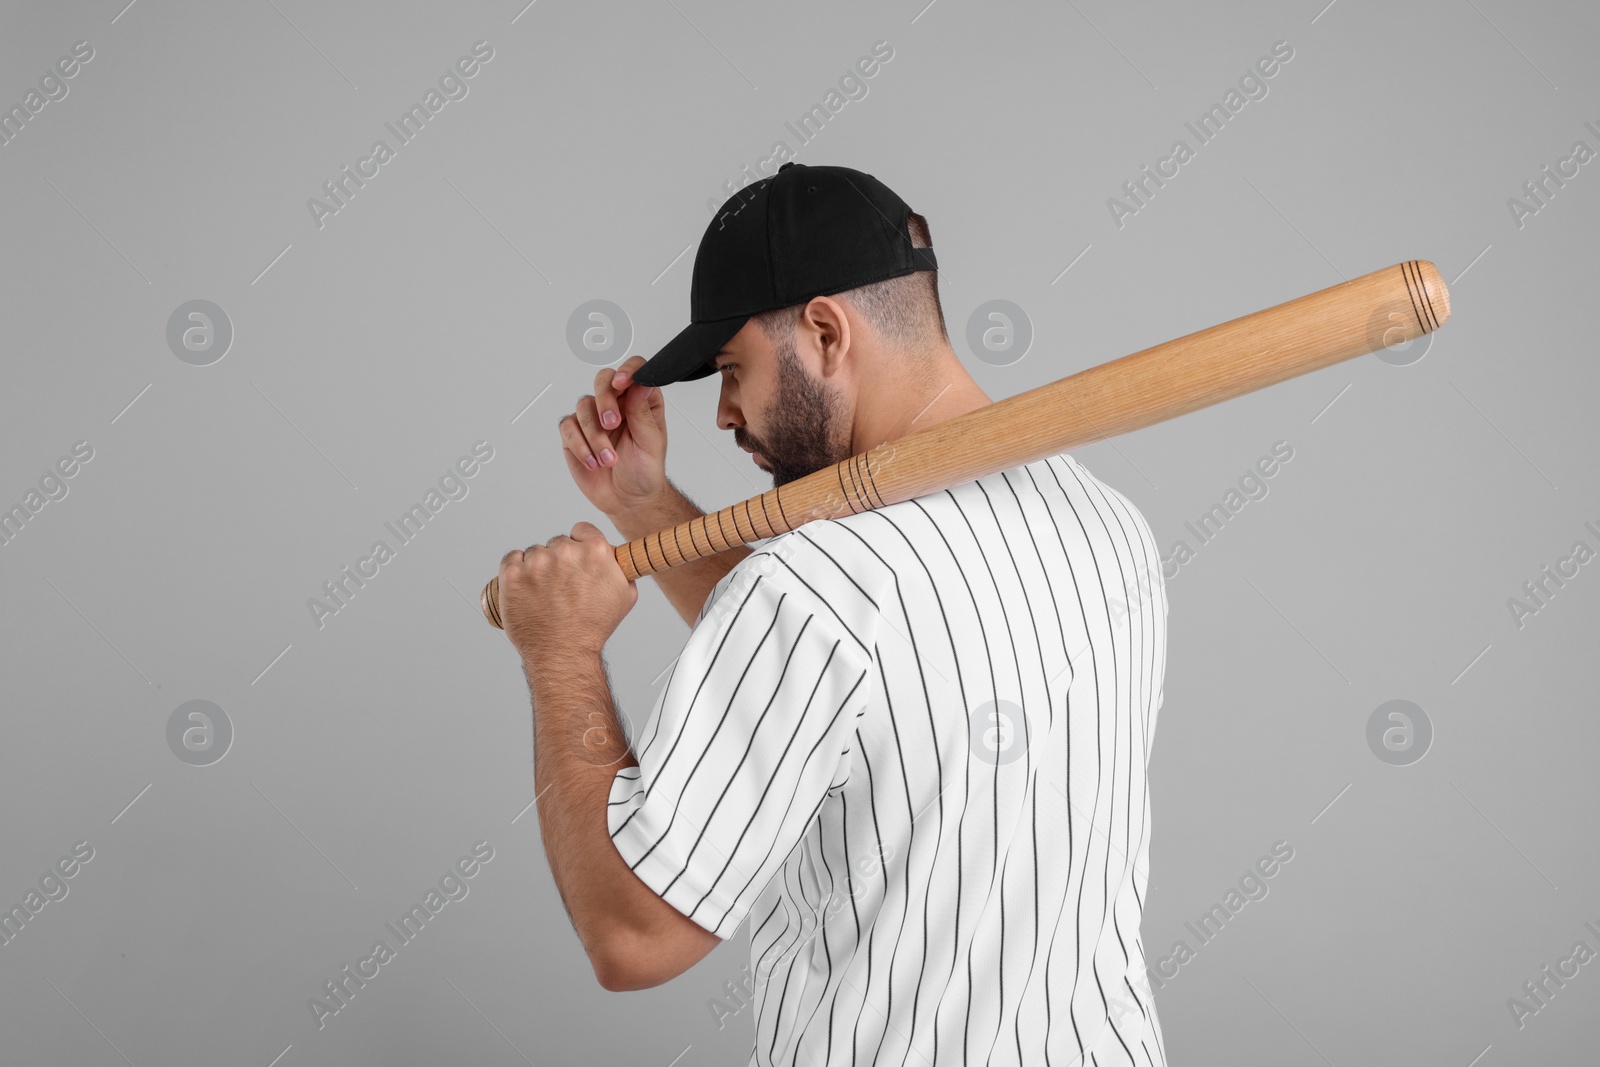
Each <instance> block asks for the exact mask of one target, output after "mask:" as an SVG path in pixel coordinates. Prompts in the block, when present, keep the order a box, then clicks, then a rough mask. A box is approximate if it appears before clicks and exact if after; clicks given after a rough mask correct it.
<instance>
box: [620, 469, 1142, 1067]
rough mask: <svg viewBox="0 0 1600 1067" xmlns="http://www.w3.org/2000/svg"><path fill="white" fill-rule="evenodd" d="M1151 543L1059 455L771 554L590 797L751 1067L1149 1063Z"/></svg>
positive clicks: (764, 548)
mask: <svg viewBox="0 0 1600 1067" xmlns="http://www.w3.org/2000/svg"><path fill="white" fill-rule="evenodd" d="M1166 618H1167V601H1166V593H1165V587H1164V585H1163V583H1162V578H1161V561H1160V557H1159V553H1158V551H1157V548H1156V544H1155V539H1154V537H1153V536H1152V534H1151V532H1150V528H1149V526H1148V524H1147V523H1146V522H1145V520H1144V518H1143V516H1142V515H1141V514H1140V513H1139V511H1138V510H1137V509H1136V508H1135V507H1134V506H1133V504H1132V503H1130V502H1129V501H1128V499H1127V498H1126V497H1124V496H1123V495H1122V494H1120V493H1118V492H1117V491H1116V490H1114V489H1112V488H1110V487H1109V486H1107V485H1105V484H1104V483H1102V482H1100V481H1099V480H1098V479H1096V478H1095V477H1094V476H1093V475H1091V474H1090V473H1089V472H1088V471H1087V470H1086V469H1085V468H1084V467H1083V466H1082V465H1081V464H1080V463H1078V462H1077V461H1076V460H1075V459H1073V458H1072V456H1071V455H1070V454H1067V453H1062V454H1060V455H1056V456H1051V457H1048V458H1046V459H1042V460H1038V461H1035V462H1033V463H1028V464H1024V465H1021V466H1018V467H1013V468H1011V469H1009V470H1005V471H1001V472H998V473H996V474H993V475H989V476H986V477H984V478H980V479H977V480H975V481H970V482H965V483H962V484H960V485H958V486H955V487H953V488H951V489H949V490H946V491H943V492H939V493H931V494H928V495H926V496H921V497H917V498H916V499H913V500H907V501H903V502H901V503H898V504H892V505H889V506H887V507H883V508H879V509H877V510H874V511H868V512H863V513H861V514H858V515H851V516H848V517H846V518H843V519H835V520H818V521H814V522H810V523H807V524H805V525H804V526H802V527H800V528H799V529H797V530H794V531H791V532H789V533H786V534H782V535H779V536H777V537H773V538H770V539H768V540H766V541H765V542H762V543H760V544H759V546H758V547H757V548H755V549H754V551H752V552H751V554H750V555H749V556H747V557H746V558H745V559H743V560H741V561H740V562H739V565H738V566H737V567H735V568H734V569H733V570H732V571H730V572H729V573H728V574H727V575H726V576H725V577H724V578H723V579H722V580H721V581H720V582H718V583H717V585H716V587H715V588H714V589H713V590H712V592H711V594H710V595H709V596H708V597H707V599H706V604H705V606H704V607H702V609H701V611H700V616H699V618H698V620H697V621H696V624H695V627H694V630H693V632H692V633H691V634H690V636H689V640H688V643H687V644H686V645H685V646H684V649H683V652H682V654H681V655H680V656H679V658H678V660H677V662H676V664H675V665H674V666H673V668H672V672H671V674H670V675H669V677H668V679H667V682H666V685H665V686H664V687H663V689H662V691H661V693H660V695H659V697H658V698H657V700H656V703H655V706H654V708H653V710H652V711H651V713H650V716H649V718H648V719H647V720H646V721H645V723H644V724H643V726H642V727H640V728H639V729H638V731H637V734H638V736H637V737H636V738H635V739H634V747H635V753H636V755H637V756H638V759H639V765H638V766H637V767H629V768H624V769H623V770H621V771H619V772H618V773H617V776H616V779H615V780H614V781H613V783H612V787H611V794H610V798H609V799H610V806H609V808H608V816H607V817H608V824H609V827H610V830H611V837H612V840H613V842H614V843H615V845H616V847H617V850H618V852H619V853H620V854H621V855H622V857H623V859H624V860H626V861H627V863H628V864H629V865H630V866H631V867H632V868H633V870H634V872H635V873H636V874H638V876H639V877H640V878H641V879H642V880H643V881H644V882H645V883H646V884H647V885H649V886H650V887H651V888H652V889H654V890H655V891H656V892H657V893H659V894H660V895H661V896H662V898H663V899H665V900H666V901H667V902H668V903H669V904H671V905H673V906H674V907H675V908H677V909H678V910H679V911H681V912H683V913H684V914H685V915H687V916H689V918H691V919H693V920H694V921H695V922H697V923H699V924H700V925H701V926H703V927H704V928H705V929H707V930H709V931H711V932H712V933H715V934H716V935H717V936H719V937H721V938H724V939H726V938H728V937H731V936H732V935H733V934H734V933H735V932H736V931H737V930H738V929H739V928H740V927H741V925H742V924H743V923H744V922H745V920H746V919H747V918H748V919H749V920H750V923H751V962H750V966H749V968H748V969H747V971H746V973H745V974H744V975H743V976H742V978H741V979H740V980H739V981H737V982H735V983H731V984H730V986H729V987H727V988H726V989H725V990H723V991H722V993H723V994H724V995H723V997H722V1003H724V1004H725V1005H726V1010H727V1012H728V1013H729V1014H741V1013H743V1012H744V1011H745V1010H746V1009H747V1008H752V1007H753V1012H754V1020H755V1027H756V1042H755V1048H754V1050H753V1052H752V1055H751V1059H750V1063H752V1064H771V1065H777V1064H784V1065H791V1067H804V1065H817V1067H821V1065H824V1064H827V1065H835V1064H852V1065H862V1064H897V1065H933V1067H945V1065H947V1064H974V1063H982V1064H989V1065H995V1067H998V1065H1011V1064H1014V1065H1018V1067H1021V1065H1024V1064H1026V1065H1030V1067H1032V1065H1037V1064H1056V1065H1059V1067H1069V1065H1074V1064H1079V1063H1082V1064H1091V1065H1095V1067H1111V1065H1117V1064H1129V1065H1137V1067H1164V1064H1165V1055H1164V1052H1163V1049H1162V1041H1161V1029H1160V1024H1159V1022H1158V1020H1157V1017H1156V1008H1155V1005H1154V1003H1152V1001H1151V998H1150V995H1149V989H1150V986H1149V984H1148V983H1147V981H1146V980H1145V962H1144V952H1143V946H1142V943H1141V941H1140V936H1139V922H1140V916H1141V913H1142V911H1143V906H1144V895H1145V889H1146V885H1147V878H1146V871H1147V870H1148V855H1149V845H1150V811H1149V792H1148V789H1147V785H1146V779H1145V769H1146V764H1147V761H1148V759H1149V756H1150V744H1151V736H1152V733H1153V732H1154V728H1155V719H1156V712H1157V710H1158V709H1159V708H1160V706H1161V702H1162V685H1163V679H1164V675H1165V667H1166Z"/></svg>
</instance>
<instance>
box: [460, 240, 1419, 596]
mask: <svg viewBox="0 0 1600 1067" xmlns="http://www.w3.org/2000/svg"><path fill="white" fill-rule="evenodd" d="M1449 317H1450V294H1449V292H1448V291H1447V290H1446V289H1445V284H1444V279H1443V278H1441V277H1440V276H1439V271H1438V269H1437V268H1435V267H1434V265H1433V264H1432V263H1429V262H1428V261H1427V260H1408V261H1406V262H1404V263H1398V264H1396V265H1394V266H1392V267H1385V268H1383V269H1382V270H1376V271H1373V272H1372V273H1371V274H1363V275H1362V276H1361V277H1359V278H1352V279H1350V280H1349V281H1346V282H1341V283H1340V284H1338V285H1334V286H1329V287H1328V288H1326V289H1322V290H1319V291H1317V292H1315V293H1310V294H1308V295H1306V296H1302V297H1298V298H1296V299H1294V300H1289V301H1286V302H1285V303H1282V304H1278V305H1276V306H1275V307H1270V308H1267V309H1265V310H1263V311H1257V312H1255V313H1254V314H1250V315H1243V316H1240V317H1239V318H1236V319H1232V320H1230V321H1228V322H1224V323H1222V324H1220V325H1217V326H1212V327H1210V328H1209V329H1205V330H1201V331H1199V332H1198V333H1191V334H1188V335H1187V336H1184V337H1179V338H1177V339H1176V340H1173V341H1167V342H1165V343H1164V344H1159V345H1156V346H1155V347H1154V348H1147V349H1145V350H1144V351H1142V352H1135V353H1134V354H1132V355H1129V356H1123V357H1122V358H1120V359H1114V360H1112V361H1111V362H1109V363H1102V364H1100V365H1099V366H1097V367H1091V368H1089V369H1088V370H1084V371H1079V372H1078V373H1077V374H1072V375H1069V376H1067V377H1065V378H1062V379H1060V380H1059V381H1054V382H1051V383H1049V384H1047V385H1041V386H1039V387H1038V388H1036V389H1030V390H1028V391H1027V392H1025V393H1018V394H1017V395H1016V396H1012V397H1008V398H1006V399H1005V400H999V401H996V402H995V403H993V404H989V405H987V406H986V407H983V408H979V409H978V410H976V411H971V412H968V413H967V414H965V415H962V416H959V417H958V418H954V419H949V420H946V421H945V422H941V423H937V424H935V425H932V426H929V427H928V428H927V429H924V430H919V431H917V432H916V433H913V434H909V435H907V436H906V437H902V438H900V439H899V440H898V441H886V442H884V443H883V444H881V445H878V446H877V447H876V448H873V449H870V450H869V451H866V452H862V453H859V454H858V455H854V456H851V457H850V458H849V459H846V460H841V461H840V462H839V463H838V464H836V465H835V466H832V467H828V468H825V469H823V470H819V471H814V472H812V473H811V474H808V475H806V476H805V477H804V478H797V479H795V480H794V481H792V482H789V483H788V484H786V485H782V486H779V487H777V488H774V489H770V490H768V491H767V492H765V493H762V494H761V495H759V496H754V497H751V498H750V499H748V500H743V501H740V502H739V503H737V504H732V505H730V506H728V507H725V508H723V509H722V510H721V511H718V512H715V513H714V514H708V515H701V516H699V517H698V518H694V519H690V520H689V521H687V522H681V523H679V524H677V525H676V526H673V527H670V528H668V529H664V530H659V531H657V532H656V533H652V534H647V535H645V536H644V537H641V538H638V539H637V540H634V541H629V542H628V543H626V544H622V545H618V546H616V549H615V552H616V558H617V565H618V566H620V567H621V568H622V570H623V573H625V574H626V575H627V576H628V578H629V579H636V578H641V577H644V576H645V575H649V574H654V573H656V572H657V571H661V570H665V569H667V568H668V567H676V566H678V565H679V564H681V563H689V562H692V561H694V560H697V559H703V558H705V557H706V556H711V555H715V554H716V553H718V552H724V551H726V550H728V549H730V548H733V547H735V546H737V545H743V544H748V543H749V542H751V541H759V540H762V539H765V538H768V537H775V536H777V535H778V534H781V533H787V532H789V531H790V530H793V529H795V528H796V527H798V526H802V525H804V524H805V523H808V522H810V521H812V520H813V519H837V518H842V517H844V516H846V515H854V514H857V513H859V512H863V511H870V510H873V509H876V508H881V507H884V506H886V505H889V504H896V503H899V502H900V501H902V500H910V499H911V498H913V497H918V496H923V495H925V494H927V493H936V492H939V491H941V490H944V489H948V488H949V487H951V486H953V485H958V484H960V483H962V482H966V481H972V480H974V479H977V478H982V477H984V476H985V475H989V474H993V473H995V472H996V471H1003V470H1008V469H1010V468H1012V467H1018V466H1021V465H1022V464H1025V463H1032V462H1033V461H1034V460H1038V459H1043V458H1044V457H1046V456H1054V455H1058V454H1060V453H1062V452H1068V451H1071V450H1072V449H1074V448H1077V447H1079V446H1080V445H1086V444H1090V443H1092V442H1094V441H1101V440H1104V439H1106V438H1108V437H1114V436H1116V435H1117V434H1123V433H1127V432H1128V431H1130V430H1138V429H1142V428H1144V427H1146V426H1151V425H1154V424H1155V423H1158V422H1164V421H1165V420H1167V419H1171V418H1176V417H1177V416H1179V415H1186V414H1188V413H1189V412H1191V411H1197V410H1199V409H1200V408H1203V407H1209V406H1210V405H1212V404H1216V403H1219V402H1221V401H1223V400H1229V399H1232V398H1233V397H1236V396H1240V395H1242V394H1244V393H1249V392H1254V391H1255V390H1257V389H1261V388H1264V387H1266V386H1269V385H1275V384H1277V383H1278V382H1281V381H1284V380H1285V379H1287V378H1293V377H1295V376H1297V375H1301V374H1305V373H1307V372H1309V371H1314V370H1319V369H1321V368H1323V367H1326V366H1329V365H1330V364H1333V363H1338V362H1340V361H1342V360H1346V359H1350V358H1352V357H1354V356H1361V355H1366V354H1367V353H1369V352H1375V351H1377V350H1378V349H1380V348H1387V347H1389V346H1392V345H1397V344H1403V343H1405V342H1407V341H1410V340H1413V339H1415V338H1417V337H1421V336H1422V335H1423V334H1425V333H1430V332H1432V331H1433V330H1437V329H1438V328H1439V327H1440V326H1442V325H1444V323H1445V320H1447V319H1448V318H1449ZM481 603H482V605H483V614H484V616H485V617H486V618H487V619H488V620H489V622H490V623H492V624H493V625H494V626H496V627H498V626H500V583H499V579H498V578H491V579H490V580H489V584H488V585H486V586H484V587H483V595H482V597H481Z"/></svg>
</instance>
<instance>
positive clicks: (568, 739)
mask: <svg viewBox="0 0 1600 1067" xmlns="http://www.w3.org/2000/svg"><path fill="white" fill-rule="evenodd" d="M523 671H524V673H525V674H526V675H527V678H528V688H529V691H530V692H531V693H532V696H533V783H534V790H535V797H536V801H537V803H538V807H539V833H540V836H541V837H542V838H543V839H544V850H545V856H546V857H547V858H548V859H549V861H550V873H551V875H552V876H553V877H554V879H555V883H556V888H557V890H558V891H559V892H560V893H561V900H562V903H563V904H565V905H566V908H567V915H568V916H569V917H571V919H572V924H573V927H574V928H575V929H576V930H577V932H578V937H579V939H580V940H581V941H582V942H583V946H584V950H585V951H586V952H588V954H589V956H590V958H591V959H593V960H605V959H607V958H608V957H609V952H610V948H611V944H612V942H613V940H614V939H616V938H618V937H626V936H627V935H628V934H629V933H631V932H634V931H632V930H630V926H631V924H633V923H634V922H636V921H637V919H638V917H639V907H640V903H641V900H642V898H641V897H640V892H641V890H642V891H643V892H649V890H648V888H647V887H644V885H643V883H641V882H639V881H638V878H637V876H636V875H634V873H633V872H632V871H631V870H629V869H628V865H627V864H626V863H625V862H623V859H622V856H621V855H620V854H619V853H618V852H617V850H616V846H615V845H613V844H612V842H611V830H610V827H609V825H608V823H607V819H606V810H607V808H606V805H607V803H608V801H609V799H610V795H611V782H612V779H613V778H614V777H615V776H616V773H617V771H618V770H620V769H621V768H623V767H635V766H638V762H639V761H638V760H637V759H635V758H634V755H633V751H632V750H631V749H630V748H629V747H628V742H627V739H626V738H625V737H624V736H623V732H622V730H621V728H620V727H619V725H618V722H617V714H616V708H615V705H614V704H613V702H612V696H611V683H610V679H609V678H608V677H607V676H606V670H605V663H604V661H603V660H602V658H601V655H600V653H598V652H594V653H584V654H581V655H579V654H576V653H574V654H572V655H563V656H562V657H560V658H550V657H545V658H542V659H541V660H539V662H538V663H537V664H535V663H532V662H528V661H524V663H523Z"/></svg>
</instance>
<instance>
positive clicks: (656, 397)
mask: <svg viewBox="0 0 1600 1067" xmlns="http://www.w3.org/2000/svg"><path fill="white" fill-rule="evenodd" d="M624 400H625V401H626V403H627V405H628V431H629V432H630V433H632V434H633V439H634V440H635V441H637V442H639V444H640V445H641V446H642V447H643V448H644V450H645V451H646V452H648V453H650V454H651V455H660V454H661V449H662V441H663V438H664V437H665V432H664V428H663V425H662V424H663V422H664V421H665V416H664V415H663V412H662V408H663V406H664V405H665V403H666V400H665V398H664V397H662V395H661V390H660V389H659V388H658V387H655V386H651V387H649V388H646V387H645V386H642V385H635V386H633V387H632V388H630V389H629V390H628V393H627V396H626V397H624Z"/></svg>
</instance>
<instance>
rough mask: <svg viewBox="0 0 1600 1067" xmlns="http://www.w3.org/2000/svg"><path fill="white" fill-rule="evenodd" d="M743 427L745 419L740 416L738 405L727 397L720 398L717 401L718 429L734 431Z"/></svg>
mask: <svg viewBox="0 0 1600 1067" xmlns="http://www.w3.org/2000/svg"><path fill="white" fill-rule="evenodd" d="M743 425H744V419H743V418H741V417H740V415H739V407H738V405H736V404H734V403H732V402H731V401H729V400H728V399H727V397H722V398H719V399H718V401H717V429H719V430H732V429H734V428H735V427H738V426H743Z"/></svg>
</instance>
